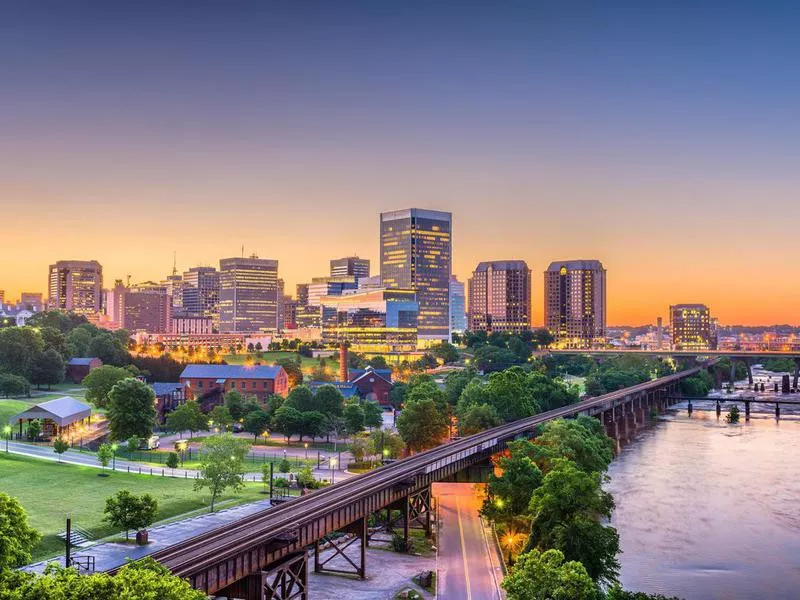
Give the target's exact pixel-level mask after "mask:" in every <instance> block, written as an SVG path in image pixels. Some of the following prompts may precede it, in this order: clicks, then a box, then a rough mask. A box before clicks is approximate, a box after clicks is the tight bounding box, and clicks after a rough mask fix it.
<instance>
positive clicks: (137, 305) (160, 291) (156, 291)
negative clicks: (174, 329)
mask: <svg viewBox="0 0 800 600" xmlns="http://www.w3.org/2000/svg"><path fill="white" fill-rule="evenodd" d="M116 291H117V288H116V287H115V292H116ZM115 301H116V302H118V303H119V310H120V311H121V312H122V323H121V324H122V327H123V328H124V329H127V330H128V331H129V332H131V333H134V332H137V331H145V332H147V333H169V331H170V328H171V325H172V323H171V321H172V298H171V296H170V295H169V294H168V293H167V286H166V285H164V284H158V283H154V282H152V281H147V282H145V283H140V284H138V285H134V286H130V287H128V288H124V291H122V293H120V294H118V295H117V294H115Z"/></svg>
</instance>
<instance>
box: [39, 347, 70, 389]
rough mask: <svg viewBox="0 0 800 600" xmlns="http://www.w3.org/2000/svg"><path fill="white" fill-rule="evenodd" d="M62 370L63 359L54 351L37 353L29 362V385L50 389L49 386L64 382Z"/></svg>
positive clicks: (63, 366) (51, 349) (63, 367)
mask: <svg viewBox="0 0 800 600" xmlns="http://www.w3.org/2000/svg"><path fill="white" fill-rule="evenodd" d="M64 369H65V365H64V359H63V358H62V356H61V355H60V354H59V353H58V352H57V351H56V350H55V349H53V348H48V349H47V350H45V351H44V352H38V353H36V354H35V355H34V356H33V360H32V362H31V383H35V384H36V386H37V387H40V386H42V385H46V386H47V389H50V386H51V385H53V384H58V383H61V382H62V381H64Z"/></svg>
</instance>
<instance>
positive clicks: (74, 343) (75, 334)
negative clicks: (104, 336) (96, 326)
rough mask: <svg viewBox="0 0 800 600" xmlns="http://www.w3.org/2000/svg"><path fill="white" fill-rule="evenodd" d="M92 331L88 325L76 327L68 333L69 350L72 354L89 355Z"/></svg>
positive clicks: (78, 355)
mask: <svg viewBox="0 0 800 600" xmlns="http://www.w3.org/2000/svg"><path fill="white" fill-rule="evenodd" d="M91 341H92V332H91V331H90V330H89V329H88V328H86V327H76V328H75V329H73V330H72V331H70V332H69V333H68V334H67V351H68V352H69V353H70V355H72V356H77V357H88V356H89V344H90V343H91Z"/></svg>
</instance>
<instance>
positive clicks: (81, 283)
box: [47, 260, 103, 315]
mask: <svg viewBox="0 0 800 600" xmlns="http://www.w3.org/2000/svg"><path fill="white" fill-rule="evenodd" d="M48 295H49V298H48V301H47V304H48V307H49V308H50V309H54V310H63V311H67V312H75V313H78V314H82V315H95V314H97V313H99V312H100V310H101V309H102V308H103V267H101V266H100V263H99V262H97V261H96V260H60V261H58V262H57V263H56V264H54V265H50V270H49V281H48Z"/></svg>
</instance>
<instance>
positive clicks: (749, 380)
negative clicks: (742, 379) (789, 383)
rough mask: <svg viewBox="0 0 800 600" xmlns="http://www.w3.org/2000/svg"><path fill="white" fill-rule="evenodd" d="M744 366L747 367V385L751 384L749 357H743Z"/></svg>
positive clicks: (751, 373) (751, 370)
mask: <svg viewBox="0 0 800 600" xmlns="http://www.w3.org/2000/svg"><path fill="white" fill-rule="evenodd" d="M744 366H746V367H747V385H753V369H752V367H751V365H750V359H749V358H747V359H745V361H744ZM795 387H796V386H795Z"/></svg>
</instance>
